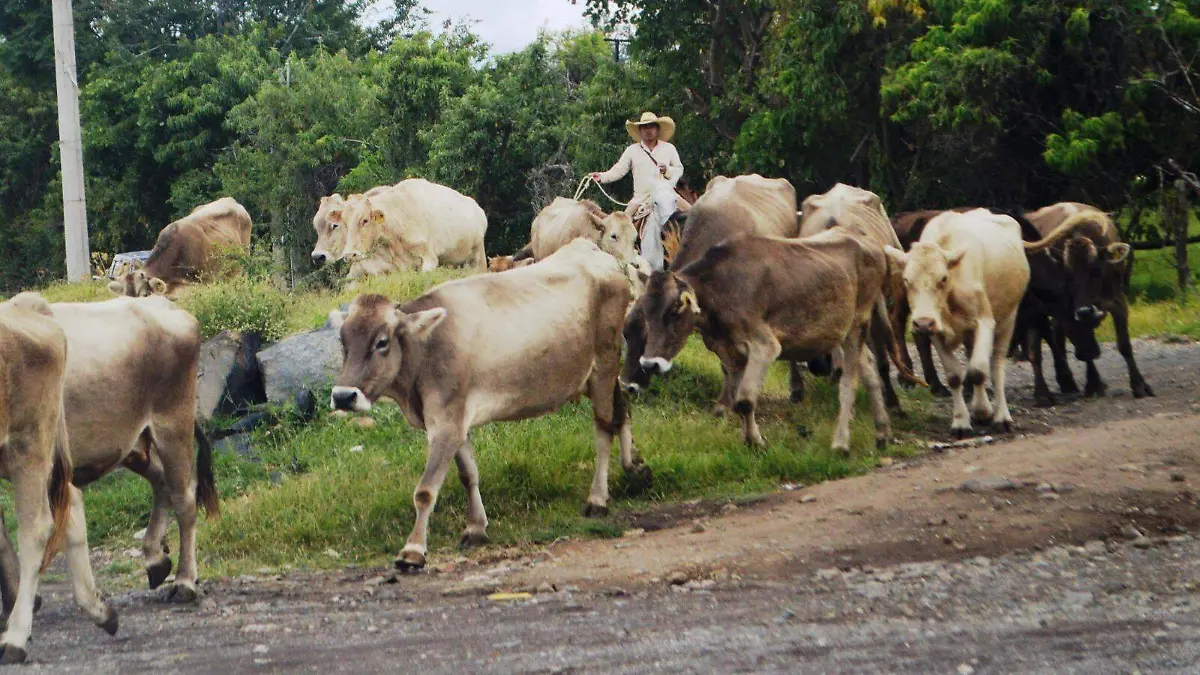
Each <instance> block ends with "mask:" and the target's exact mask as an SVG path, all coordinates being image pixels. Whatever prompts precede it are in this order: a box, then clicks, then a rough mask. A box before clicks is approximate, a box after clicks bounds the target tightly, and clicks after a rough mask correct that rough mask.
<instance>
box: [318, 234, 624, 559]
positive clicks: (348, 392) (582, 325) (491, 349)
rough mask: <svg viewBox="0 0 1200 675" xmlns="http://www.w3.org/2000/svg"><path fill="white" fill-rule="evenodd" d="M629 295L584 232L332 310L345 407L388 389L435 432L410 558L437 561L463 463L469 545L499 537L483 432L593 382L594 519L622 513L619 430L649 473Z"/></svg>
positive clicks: (542, 410) (357, 406) (547, 407)
mask: <svg viewBox="0 0 1200 675" xmlns="http://www.w3.org/2000/svg"><path fill="white" fill-rule="evenodd" d="M629 300H630V291H629V288H628V285H627V283H626V280H625V275H624V274H623V273H622V271H621V268H620V265H619V264H618V263H617V261H616V260H615V259H614V258H613V257H612V256H611V255H608V254H607V253H604V252H603V251H601V250H600V249H599V248H598V247H597V246H596V244H595V243H593V242H591V241H588V240H586V239H575V240H574V241H572V242H570V243H568V244H567V245H566V246H563V247H562V248H560V249H559V250H558V251H556V252H555V253H554V254H553V255H551V256H549V257H547V258H546V259H545V260H542V261H540V262H538V263H537V264H536V265H530V266H528V267H523V268H520V269H514V270H509V271H507V272H504V273H502V274H486V275H480V276H476V277H471V278H468V279H461V280H458V281H452V282H449V283H445V284H442V285H440V286H438V287H437V288H434V289H433V290H432V291H430V292H428V293H426V294H425V295H423V296H421V297H419V298H417V299H415V300H412V301H410V302H406V303H403V304H393V303H392V302H390V301H388V299H387V298H385V297H383V296H380V295H362V296H359V297H358V298H356V299H355V300H354V302H353V303H351V305H350V311H349V313H348V314H343V313H341V312H337V311H336V310H335V311H334V312H332V313H331V314H330V319H331V322H332V323H333V324H334V325H340V327H341V336H342V346H343V354H344V363H343V364H342V370H341V373H340V374H339V375H338V377H337V381H336V384H337V386H335V387H334V388H333V393H332V395H331V397H330V398H331V400H330V404H331V406H332V407H333V408H334V409H336V410H366V409H369V408H370V407H371V405H372V404H373V403H374V402H375V401H376V400H378V399H379V398H380V397H382V396H387V397H389V398H391V399H393V400H395V401H396V402H397V403H398V404H399V405H400V409H401V411H403V413H404V417H405V419H407V420H408V422H409V424H411V425H413V426H414V427H416V428H418V429H424V430H425V431H426V434H427V436H428V439H429V454H428V458H427V460H426V464H425V474H424V476H422V478H421V482H420V484H418V485H417V489H416V492H415V493H414V494H413V503H414V505H415V506H416V510H417V519H416V523H415V525H414V527H413V530H412V533H411V534H410V535H409V537H408V542H407V543H406V544H405V546H404V550H402V551H401V552H400V555H399V556H398V557H397V558H396V566H397V567H399V568H401V569H417V568H421V567H423V566H424V565H425V556H426V552H427V548H426V531H427V527H428V524H429V517H430V515H431V514H432V513H433V508H434V505H435V504H436V502H437V496H438V492H439V491H440V490H441V487H442V482H443V481H444V480H445V478H446V472H447V470H448V469H449V465H450V460H451V458H453V459H454V460H455V462H456V463H457V465H458V477H459V480H461V481H462V483H463V485H464V486H465V487H466V489H467V493H468V503H467V528H466V530H465V531H464V532H463V538H462V541H463V543H464V544H474V543H480V542H483V541H486V539H487V524H488V522H487V515H486V513H485V512H484V509H483V499H482V498H481V497H480V494H479V472H478V471H477V469H476V467H475V453H474V450H473V449H472V447H471V440H470V431H471V429H472V428H474V427H477V426H480V425H483V424H487V423H489V422H494V421H505V420H519V419H526V418H530V417H536V416H539V415H543V414H546V413H549V412H552V411H554V410H556V409H558V408H559V407H561V406H562V405H563V404H565V403H566V402H567V401H569V400H571V399H572V398H573V397H574V396H576V395H577V394H578V393H579V392H580V391H584V392H586V393H587V395H588V398H590V399H591V401H592V408H593V417H594V429H595V441H596V472H595V476H594V479H593V481H592V490H591V494H590V495H589V496H588V500H587V504H586V505H585V506H584V515H602V514H604V513H606V512H607V511H608V464H609V453H610V452H611V450H612V444H613V440H614V438H616V439H619V443H620V452H621V466H622V467H623V468H624V469H625V471H627V472H630V471H636V472H637V473H639V474H640V475H641V476H642V477H643V478H645V477H646V476H647V475H648V471H647V470H646V469H645V467H644V465H643V464H642V463H641V460H640V459H639V458H637V456H636V451H635V450H634V448H633V431H632V428H631V426H630V423H629V416H628V413H627V409H626V406H625V402H624V394H623V392H622V391H621V390H620V388H619V387H618V386H617V374H618V371H619V370H620V363H621V324H622V322H623V320H624V318H625V310H626V308H627V307H628V305H629ZM531 355H535V356H536V358H535V359H532V360H531Z"/></svg>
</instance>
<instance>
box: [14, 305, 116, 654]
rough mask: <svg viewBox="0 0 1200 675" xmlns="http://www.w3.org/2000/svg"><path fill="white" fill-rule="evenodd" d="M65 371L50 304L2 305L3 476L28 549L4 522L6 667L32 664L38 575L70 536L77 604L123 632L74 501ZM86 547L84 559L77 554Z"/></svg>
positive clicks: (64, 341)
mask: <svg viewBox="0 0 1200 675" xmlns="http://www.w3.org/2000/svg"><path fill="white" fill-rule="evenodd" d="M66 368H67V339H66V336H65V335H63V331H62V328H60V327H59V326H58V324H57V323H55V321H54V319H53V318H51V316H50V306H49V304H48V303H46V301H45V300H43V299H42V298H41V297H40V296H37V295H34V294H32V293H22V294H21V295H18V296H17V297H16V298H13V299H12V300H10V301H8V302H5V303H3V304H0V373H2V374H0V383H3V384H0V475H3V477H5V478H7V479H9V480H11V481H12V483H13V488H14V492H15V502H16V508H17V538H18V540H19V542H20V544H21V549H20V554H19V555H18V554H17V553H15V552H14V551H13V547H12V543H11V542H10V541H9V539H8V528H6V527H3V523H2V522H0V568H3V569H2V572H3V574H2V575H0V577H2V578H0V581H2V584H0V586H2V588H3V591H4V603H5V609H6V613H7V614H8V625H7V630H5V632H4V635H3V636H0V650H2V651H3V655H2V656H0V663H3V664H8V663H20V662H22V661H24V660H25V656H26V652H25V646H26V644H27V642H28V640H29V635H30V631H31V629H32V626H33V611H34V607H35V605H36V603H37V586H38V576H39V574H40V572H42V571H44V570H45V568H46V566H47V565H49V564H50V560H51V559H52V558H53V556H54V553H55V552H56V551H57V549H58V548H59V547H60V546H61V545H62V540H63V538H64V537H67V539H68V542H69V555H68V562H69V563H70V568H71V576H72V580H73V581H74V583H75V591H76V593H75V598H76V601H77V602H78V603H79V605H80V607H82V608H83V609H84V610H85V611H87V612H88V613H89V614H91V616H92V618H93V619H94V620H95V621H96V623H97V624H98V625H101V626H103V627H104V628H105V629H106V630H108V631H109V633H110V634H111V633H115V632H116V630H117V615H116V612H114V611H112V609H111V608H109V607H107V606H106V605H105V604H104V603H103V602H101V601H100V600H99V598H98V597H97V596H96V592H95V584H94V582H93V581H92V568H91V562H90V561H89V560H88V558H87V556H86V547H87V526H86V524H85V523H84V521H83V511H82V501H76V500H73V499H72V491H73V488H71V481H70V473H71V458H70V455H69V451H68V448H67V446H68V437H67V430H66V426H65V424H64V419H63V417H64V416H63V377H64V374H65V372H66ZM47 489H49V492H47ZM75 492H78V491H77V490H75ZM47 496H49V498H47ZM76 497H77V495H76ZM73 501H75V504H73V503H72V502H73ZM76 506H78V510H76V508H75V507H76ZM2 513H3V512H2V511H0V515H2ZM0 520H2V518H0ZM81 541H82V544H83V548H84V549H85V555H84V556H83V557H80V556H79V555H78V552H79V551H78V546H79V544H80V542H81ZM17 568H19V577H18V569H17ZM81 590H82V591H84V592H83V593H81ZM89 594H90V596H89ZM85 596H89V597H85Z"/></svg>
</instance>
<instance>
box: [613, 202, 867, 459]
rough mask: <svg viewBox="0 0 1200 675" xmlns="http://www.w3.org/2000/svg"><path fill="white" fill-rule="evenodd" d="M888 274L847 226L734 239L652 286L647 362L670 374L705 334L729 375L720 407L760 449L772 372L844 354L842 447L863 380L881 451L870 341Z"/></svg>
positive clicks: (641, 310)
mask: <svg viewBox="0 0 1200 675" xmlns="http://www.w3.org/2000/svg"><path fill="white" fill-rule="evenodd" d="M701 202H703V199H701ZM794 213H795V212H794V211H793V214H794ZM887 269H888V263H887V258H886V256H885V255H884V252H883V248H882V247H881V246H879V245H878V244H877V243H875V242H874V241H871V240H869V239H866V238H865V237H861V236H859V235H857V234H853V233H849V232H844V231H841V230H840V229H838V228H835V229H833V230H830V231H827V232H823V233H821V234H818V235H815V236H813V237H808V238H804V239H784V238H781V237H757V236H746V237H741V238H735V239H730V240H727V241H725V242H723V243H721V244H717V245H716V246H714V247H712V248H710V249H709V250H708V252H707V253H705V254H704V255H703V256H702V257H701V258H700V259H699V260H695V261H693V262H691V263H689V264H688V265H685V266H684V267H682V268H679V269H673V270H671V271H670V272H656V273H655V274H654V275H653V276H652V277H651V278H650V286H649V289H648V290H647V291H646V294H645V295H643V296H642V297H641V299H639V300H638V302H637V304H636V307H635V309H634V311H633V314H635V315H637V316H640V317H641V318H642V319H643V321H644V322H645V326H646V329H645V333H646V339H645V343H644V347H643V349H641V350H640V354H641V355H640V357H639V360H640V363H641V365H642V367H643V368H644V369H646V370H648V371H650V372H651V373H665V372H667V371H668V370H670V368H671V361H672V360H673V359H674V358H675V356H676V355H677V354H678V353H679V352H680V351H681V350H682V349H683V347H684V345H685V344H686V343H687V339H688V336H689V335H691V333H692V331H693V330H699V331H700V335H701V336H702V337H703V338H704V344H705V346H706V347H708V348H709V349H710V350H711V351H712V352H713V353H715V354H716V355H717V357H718V358H719V359H720V360H721V368H722V370H723V371H724V372H725V385H724V388H723V391H722V392H721V400H720V405H722V406H724V407H731V408H732V409H733V410H734V411H736V412H737V413H738V414H739V415H741V416H742V424H743V435H744V438H745V441H746V443H747V444H748V445H759V446H761V445H765V441H764V440H763V437H762V434H761V433H760V432H759V429H758V422H757V420H756V418H755V409H756V407H757V404H758V395H759V393H760V392H761V391H762V388H763V384H764V382H765V380H766V376H767V370H768V369H769V368H770V366H771V364H772V363H774V362H775V360H776V359H778V358H781V357H782V358H786V359H789V360H793V361H803V360H808V359H813V358H816V357H818V356H822V355H825V354H829V353H831V352H833V351H834V350H836V349H840V350H841V351H842V353H843V354H844V359H843V361H844V364H843V373H842V377H841V379H840V382H839V387H840V392H839V397H838V400H839V405H840V408H839V413H838V419H837V426H836V430H835V431H834V436H833V449H834V450H837V451H840V452H841V453H843V454H847V455H848V454H849V450H850V419H851V417H852V416H853V414H854V399H855V396H856V394H857V391H858V378H859V376H860V375H862V376H863V377H864V378H865V379H866V384H867V391H868V392H869V393H870V396H871V402H872V410H873V411H874V416H875V434H876V443H877V445H879V446H880V447H882V446H883V445H884V444H886V443H887V440H888V438H890V437H891V423H890V421H889V418H888V414H887V407H886V405H885V403H884V400H883V392H882V388H881V385H880V381H879V378H878V375H877V373H876V372H875V370H874V364H873V363H871V356H870V352H869V351H868V350H867V349H866V346H865V342H864V341H865V339H866V336H867V326H868V324H869V323H870V321H871V318H872V316H873V315H875V314H877V312H878V307H879V305H880V298H881V288H882V287H883V282H884V278H885V277H886V275H887ZM627 358H628V357H627Z"/></svg>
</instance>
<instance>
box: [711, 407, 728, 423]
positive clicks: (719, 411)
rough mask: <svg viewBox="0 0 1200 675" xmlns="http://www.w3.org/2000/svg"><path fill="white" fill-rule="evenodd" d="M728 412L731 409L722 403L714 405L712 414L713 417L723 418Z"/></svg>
mask: <svg viewBox="0 0 1200 675" xmlns="http://www.w3.org/2000/svg"><path fill="white" fill-rule="evenodd" d="M728 413H729V410H728V409H727V408H726V407H725V406H723V405H721V404H720V403H718V404H716V405H714V406H713V409H712V415H713V417H716V418H717V419H723V418H724V417H725V415H726V414H728Z"/></svg>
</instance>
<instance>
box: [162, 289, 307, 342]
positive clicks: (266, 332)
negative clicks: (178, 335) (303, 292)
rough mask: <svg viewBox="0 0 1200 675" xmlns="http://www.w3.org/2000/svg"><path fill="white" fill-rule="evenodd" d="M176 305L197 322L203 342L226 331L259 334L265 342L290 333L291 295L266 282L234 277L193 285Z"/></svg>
mask: <svg viewBox="0 0 1200 675" xmlns="http://www.w3.org/2000/svg"><path fill="white" fill-rule="evenodd" d="M179 306H180V307H183V308H184V309H186V310H187V311H189V312H191V313H192V314H193V315H194V316H195V317H196V319H197V320H198V321H199V322H200V336H201V338H203V339H205V340H207V339H209V338H211V337H212V336H214V335H216V334H217V333H220V332H221V331H225V330H231V331H240V332H252V333H258V334H259V335H261V336H262V338H263V340H266V341H268V342H269V341H273V340H278V339H280V338H282V337H285V336H286V335H287V334H288V333H290V332H291V325H290V324H289V322H288V313H289V310H290V309H291V300H290V296H289V295H286V294H284V293H280V292H279V291H278V290H277V289H275V288H274V287H273V286H271V284H269V283H267V282H265V281H256V280H253V279H248V278H246V277H237V278H234V279H230V280H228V281H222V282H218V283H212V284H205V285H201V286H195V287H193V288H191V289H189V291H188V292H187V293H186V294H184V295H183V296H182V297H180V299H179Z"/></svg>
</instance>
